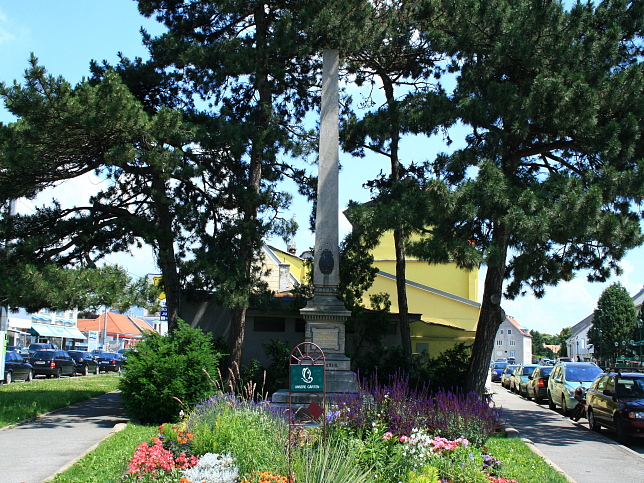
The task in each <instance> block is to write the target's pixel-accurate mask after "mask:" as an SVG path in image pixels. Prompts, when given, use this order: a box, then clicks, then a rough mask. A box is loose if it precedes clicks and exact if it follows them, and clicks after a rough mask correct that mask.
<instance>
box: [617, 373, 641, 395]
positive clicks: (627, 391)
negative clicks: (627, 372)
mask: <svg viewBox="0 0 644 483" xmlns="http://www.w3.org/2000/svg"><path fill="white" fill-rule="evenodd" d="M615 395H616V396H617V397H637V398H644V377H620V378H619V379H618V380H617V386H616V387H615Z"/></svg>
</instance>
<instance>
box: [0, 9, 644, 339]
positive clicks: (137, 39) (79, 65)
mask: <svg viewBox="0 0 644 483" xmlns="http://www.w3.org/2000/svg"><path fill="white" fill-rule="evenodd" d="M141 26H144V27H145V28H146V29H148V30H149V31H150V32H151V33H159V32H161V27H160V26H159V25H158V24H156V22H155V21H154V20H152V19H146V18H144V17H142V16H141V15H139V13H138V11H137V8H136V2H134V1H132V0H101V1H99V0H94V1H88V0H56V1H48V0H21V1H10V2H2V3H0V81H2V82H5V83H11V82H13V80H14V79H17V80H21V79H22V75H23V73H24V70H25V69H26V68H27V65H28V64H27V60H28V59H29V56H30V54H31V53H32V52H33V53H34V54H35V55H36V57H38V59H39V61H40V64H41V65H43V66H45V67H46V68H47V70H48V71H49V72H50V73H51V74H53V75H55V76H58V75H61V76H63V77H64V78H65V79H67V80H68V81H69V82H71V83H72V84H74V83H76V82H78V81H80V80H81V79H82V78H83V77H84V76H87V75H88V73H89V62H90V60H91V59H96V60H99V61H102V60H103V59H106V60H108V61H109V62H110V63H116V62H117V61H118V57H117V52H119V51H121V52H123V53H124V54H125V55H126V56H128V57H136V56H141V57H144V58H145V57H146V56H147V55H146V51H145V49H144V47H143V46H142V44H141V36H140V34H139V29H140V28H141ZM11 120H12V118H11V116H10V115H9V114H8V113H7V112H6V111H5V110H4V109H2V108H0V122H5V123H6V122H10V121H11ZM441 149H445V148H444V146H443V145H442V141H441V139H440V138H436V139H432V140H431V142H428V141H426V140H419V139H413V138H408V139H406V140H405V143H404V145H403V153H402V159H403V160H404V161H405V162H410V161H412V160H415V161H422V160H424V159H427V158H430V157H432V155H433V152H434V150H441ZM340 162H341V164H342V165H343V171H342V172H341V173H340V209H341V210H342V209H344V208H345V207H346V205H347V203H348V201H349V200H350V199H351V200H355V201H361V202H364V201H367V200H368V199H369V193H368V191H367V190H365V189H364V188H363V187H362V183H363V182H364V181H365V180H367V179H369V178H373V177H375V176H376V175H377V174H378V173H379V172H380V170H383V171H384V172H387V171H388V164H387V162H386V161H385V160H384V159H379V158H377V157H374V156H370V157H367V158H364V159H354V158H351V157H350V156H349V155H347V154H343V153H341V154H340ZM97 183H100V180H96V179H94V180H85V181H84V182H83V183H82V184H81V185H79V186H78V187H77V188H76V189H73V190H70V189H68V190H66V193H67V194H70V193H87V192H90V191H91V190H92V189H94V188H93V187H94V185H95V184H97ZM57 196H61V195H60V194H57ZM62 196H65V195H62ZM50 197H51V195H50ZM19 209H21V210H29V209H30V208H29V204H28V203H26V202H25V201H21V202H20V203H19ZM309 211H310V208H309V206H308V205H307V204H306V203H305V202H304V201H303V200H301V199H298V198H297V197H296V200H295V203H294V206H293V212H294V213H295V214H296V216H297V220H298V222H299V223H300V225H301V229H300V233H299V234H298V236H297V237H296V239H295V242H296V244H297V248H298V250H304V249H306V248H309V247H311V246H313V243H314V242H313V236H312V234H311V233H310V232H309V231H308V229H307V227H308V217H309ZM348 229H349V227H348V224H347V222H346V220H344V218H343V217H341V218H340V232H341V234H344V233H346V232H347V231H348ZM272 243H273V244H275V245H277V246H278V247H283V246H284V245H283V243H282V242H281V240H272ZM112 261H114V262H115V263H119V264H121V265H123V266H125V267H126V268H127V269H128V270H129V271H130V272H131V273H132V274H133V275H136V276H143V275H145V274H146V273H149V272H155V271H156V269H155V267H154V263H153V260H152V256H151V251H150V250H149V249H145V250H143V251H140V252H137V253H136V254H135V256H134V257H130V256H127V255H123V256H120V257H115V258H114V259H113V260H112ZM622 267H623V269H624V272H625V273H624V275H623V276H622V277H620V278H619V279H616V278H614V279H611V280H610V281H609V282H608V283H605V284H589V283H588V282H586V280H585V276H584V275H583V274H580V275H579V276H578V277H577V278H576V279H574V280H573V281H571V282H569V283H566V284H560V285H559V286H558V287H554V288H549V289H548V290H547V294H546V296H545V298H543V299H541V300H536V299H534V298H533V297H522V298H520V299H518V300H516V301H504V302H503V307H504V309H505V311H506V313H507V314H508V315H512V316H513V317H515V318H516V319H517V321H518V322H519V323H520V324H522V325H524V326H525V327H527V328H529V329H535V330H538V331H540V332H546V333H558V332H559V331H560V330H561V329H562V328H563V327H567V326H572V325H574V324H575V323H577V322H579V321H580V320H581V319H583V318H585V317H586V316H587V315H589V314H591V313H592V311H593V309H594V308H595V305H596V302H597V299H598V298H599V296H600V295H601V292H602V290H604V289H605V288H606V287H607V286H608V285H610V283H613V282H615V281H617V280H619V281H621V283H622V284H623V285H624V286H625V287H626V288H627V290H628V291H629V293H631V294H635V293H636V292H638V291H639V290H640V289H641V287H642V284H643V283H644V277H642V276H640V274H642V273H644V249H642V248H639V249H637V250H634V251H633V252H631V253H630V254H629V255H628V256H627V257H626V259H625V260H624V261H623V263H622ZM482 283H483V280H482V279H481V287H480V289H481V290H482V288H483V287H482Z"/></svg>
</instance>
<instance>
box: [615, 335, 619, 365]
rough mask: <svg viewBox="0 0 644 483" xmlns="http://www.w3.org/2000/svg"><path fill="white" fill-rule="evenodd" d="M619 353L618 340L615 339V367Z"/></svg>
mask: <svg viewBox="0 0 644 483" xmlns="http://www.w3.org/2000/svg"><path fill="white" fill-rule="evenodd" d="M618 355H619V342H617V341H615V367H617V356H618Z"/></svg>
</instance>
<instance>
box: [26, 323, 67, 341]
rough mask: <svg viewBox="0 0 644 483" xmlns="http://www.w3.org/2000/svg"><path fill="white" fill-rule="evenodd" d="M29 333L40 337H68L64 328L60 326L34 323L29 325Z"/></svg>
mask: <svg viewBox="0 0 644 483" xmlns="http://www.w3.org/2000/svg"><path fill="white" fill-rule="evenodd" d="M29 333H30V334H33V335H39V336H41V337H68V335H67V333H66V332H65V328H64V327H61V326H60V325H47V324H36V323H35V322H32V323H31V329H29Z"/></svg>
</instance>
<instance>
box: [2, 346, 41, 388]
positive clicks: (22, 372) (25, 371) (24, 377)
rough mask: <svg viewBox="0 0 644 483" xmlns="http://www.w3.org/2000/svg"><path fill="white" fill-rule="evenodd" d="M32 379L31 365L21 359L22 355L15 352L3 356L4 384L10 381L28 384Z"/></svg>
mask: <svg viewBox="0 0 644 483" xmlns="http://www.w3.org/2000/svg"><path fill="white" fill-rule="evenodd" d="M33 378H34V371H33V368H32V367H31V364H29V362H27V361H26V360H24V359H23V357H22V355H20V354H18V353H17V352H15V351H10V352H7V353H6V354H5V355H4V377H3V379H2V380H3V381H4V383H5V384H10V383H11V381H26V382H30V381H31V380H32V379H33Z"/></svg>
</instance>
